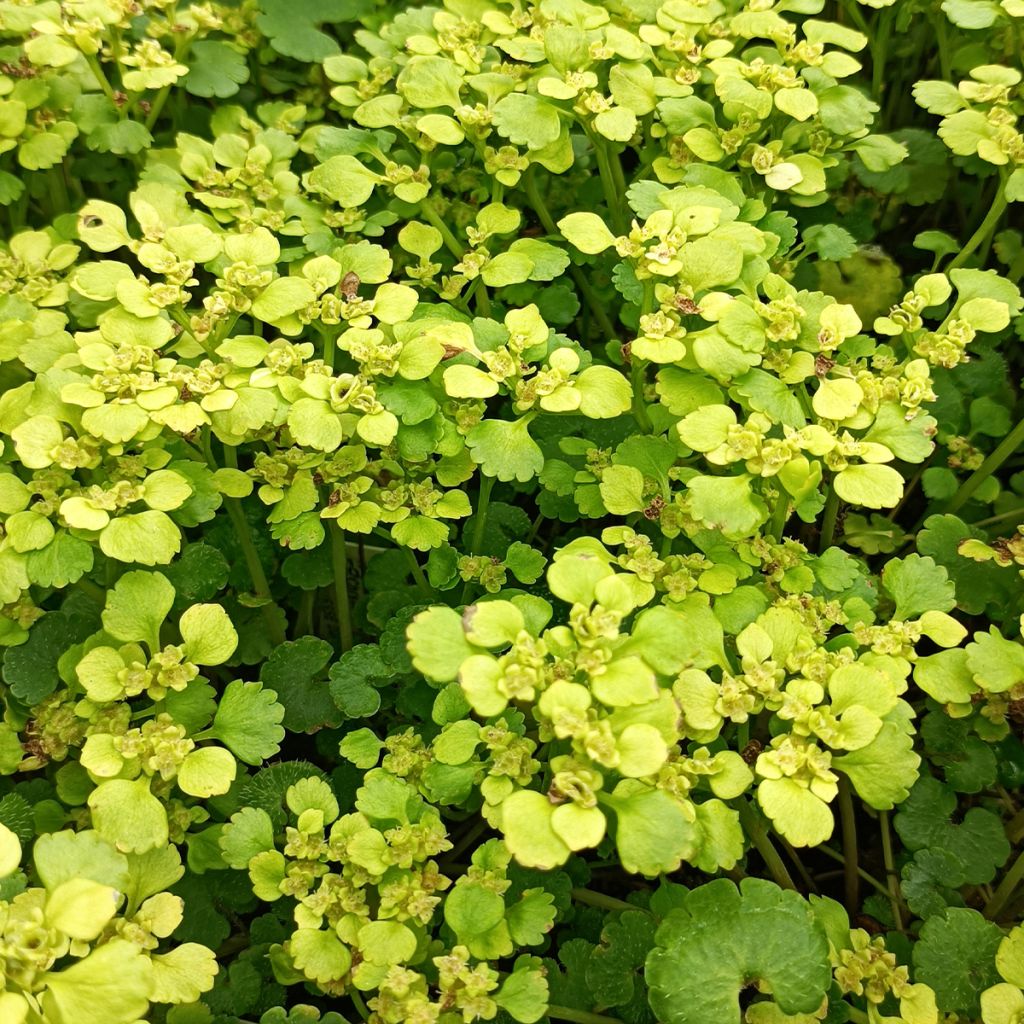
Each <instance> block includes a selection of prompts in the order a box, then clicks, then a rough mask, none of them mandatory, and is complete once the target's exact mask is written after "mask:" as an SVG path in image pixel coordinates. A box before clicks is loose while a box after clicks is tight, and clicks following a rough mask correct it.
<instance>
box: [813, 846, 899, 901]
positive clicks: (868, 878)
mask: <svg viewBox="0 0 1024 1024" xmlns="http://www.w3.org/2000/svg"><path fill="white" fill-rule="evenodd" d="M815 849H816V850H817V851H818V852H820V853H823V854H825V856H826V857H830V858H831V859H832V860H834V861H835V862H836V863H837V864H843V863H845V860H846V858H845V857H843V855H842V854H841V853H840V852H839V851H838V850H833V849H832V847H831V846H826V845H825V844H824V843H822V844H821V845H820V846H816V847H815ZM857 874H858V875H860V877H861V878H862V879H863V880H864V881H865V882H867V883H868V885H870V886H871V888H872V889H874V890H875V891H876V892H879V893H881V894H882V895H883V896H885V897H887V898H888V897H891V896H892V893H891V892H890V891H889V889H888V888H887V887H886V886H885V885H884V884H883V883H882V882H880V881H879V880H878V879H877V878H875V876H874V875H872V874H869V873H868V872H867V871H865V870H864V869H863V868H862V867H860V866H859V865H858V866H857ZM900 906H905V904H904V903H903V901H902V900H900Z"/></svg>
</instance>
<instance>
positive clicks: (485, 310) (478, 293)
mask: <svg viewBox="0 0 1024 1024" xmlns="http://www.w3.org/2000/svg"><path fill="white" fill-rule="evenodd" d="M473 297H474V298H475V299H476V308H477V312H478V313H479V314H480V315H481V316H483V317H489V316H490V315H491V300H490V297H489V296H488V294H487V285H485V284H484V279H483V278H482V277H478V278H477V279H476V281H475V282H474V285H473Z"/></svg>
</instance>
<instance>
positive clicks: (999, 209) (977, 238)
mask: <svg viewBox="0 0 1024 1024" xmlns="http://www.w3.org/2000/svg"><path fill="white" fill-rule="evenodd" d="M1006 204H1007V199H1006V188H1005V186H1004V183H1003V181H1002V179H1000V181H999V190H998V191H997V192H996V195H995V198H994V199H993V200H992V205H991V206H990V207H989V211H988V213H987V214H985V219H984V220H983V221H982V222H981V223H980V224H979V225H978V230H977V231H975V232H974V234H973V235H971V237H970V238H969V239H968V240H967V244H966V245H965V246H964V247H963V248H962V249H961V250H960V251H959V252H958V253H957V254H956V255H955V256H954V257H953V259H952V261H951V262H950V264H949V266H948V267H946V272H947V273H949V271H951V270H955V269H956V268H957V267H962V266H963V265H964V264H965V263H966V262H967V259H968V257H969V256H971V255H972V254H973V253H974V251H975V250H976V249H978V247H979V246H981V245H982V244H984V243H985V242H987V241H988V240H989V238H990V237H991V236H992V234H993V233H994V232H995V229H996V225H997V224H998V223H999V220H1000V218H1001V217H1002V216H1003V213H1004V212H1005V211H1006Z"/></svg>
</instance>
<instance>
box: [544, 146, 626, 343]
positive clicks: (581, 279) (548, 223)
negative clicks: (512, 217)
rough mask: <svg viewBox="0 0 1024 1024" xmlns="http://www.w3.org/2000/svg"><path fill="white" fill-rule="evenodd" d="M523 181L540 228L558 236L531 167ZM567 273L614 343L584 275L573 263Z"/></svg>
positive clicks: (607, 321) (613, 334)
mask: <svg viewBox="0 0 1024 1024" xmlns="http://www.w3.org/2000/svg"><path fill="white" fill-rule="evenodd" d="M524 180H525V182H526V198H527V200H528V201H529V203H530V205H531V206H532V207H533V210H534V213H536V214H537V217H538V219H539V220H540V222H541V226H542V227H543V228H544V230H545V231H546V232H547V233H548V234H549V235H558V234H560V232H559V230H558V225H557V224H556V223H555V221H554V218H553V217H552V216H551V213H550V211H549V210H548V208H547V204H546V203H545V202H544V199H543V198H542V197H541V194H540V189H538V188H537V178H536V172H535V167H534V166H533V165H531V167H530V169H529V170H528V171H527V172H526V177H525V179H524ZM569 273H570V274H571V275H572V279H573V281H574V282H575V284H576V287H577V288H578V289H579V293H580V295H582V296H583V301H584V302H585V303H586V304H587V308H588V309H589V310H590V312H591V314H592V315H593V317H594V320H596V321H597V325H598V327H600V328H601V332H602V333H603V334H604V336H605V337H606V338H608V340H609V341H615V340H616V338H617V337H618V332H617V331H616V330H615V326H614V325H613V324H612V322H611V320H610V319H609V318H608V314H607V313H606V312H605V309H604V304H603V303H602V302H601V300H600V299H599V298H598V296H597V293H596V292H595V291H594V289H593V288H591V287H590V282H589V281H588V280H587V277H586V275H585V274H584V273H583V271H582V270H581V269H580V268H579V267H577V266H576V264H575V263H570V264H569Z"/></svg>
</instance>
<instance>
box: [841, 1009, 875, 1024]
mask: <svg viewBox="0 0 1024 1024" xmlns="http://www.w3.org/2000/svg"><path fill="white" fill-rule="evenodd" d="M846 1015H847V1018H848V1019H849V1020H851V1021H853V1024H870V1022H871V1018H870V1017H869V1016H868V1015H867V1014H866V1013H865V1012H864V1011H863V1010H858V1009H857V1007H856V1006H847V1007H846Z"/></svg>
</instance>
